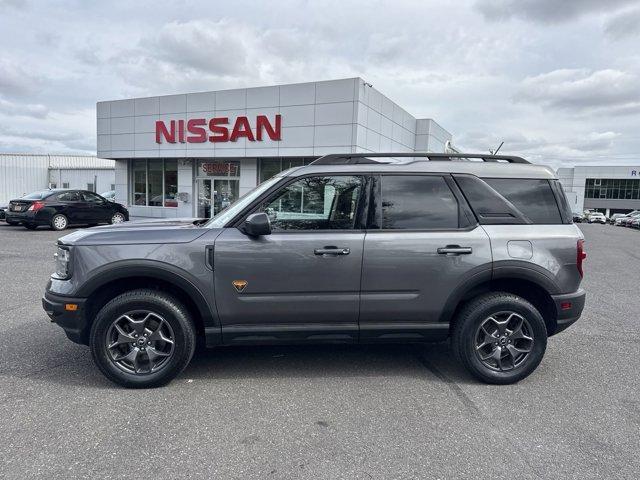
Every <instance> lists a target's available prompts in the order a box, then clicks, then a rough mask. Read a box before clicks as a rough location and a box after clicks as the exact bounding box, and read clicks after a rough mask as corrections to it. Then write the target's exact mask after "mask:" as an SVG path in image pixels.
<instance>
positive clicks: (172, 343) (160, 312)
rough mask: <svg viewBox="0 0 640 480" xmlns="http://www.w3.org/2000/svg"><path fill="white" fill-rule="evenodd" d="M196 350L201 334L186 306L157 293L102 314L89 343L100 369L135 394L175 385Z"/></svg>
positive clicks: (144, 293) (138, 294) (117, 301)
mask: <svg viewBox="0 0 640 480" xmlns="http://www.w3.org/2000/svg"><path fill="white" fill-rule="evenodd" d="M195 344H196V334H195V329H194V326H193V323H192V322H191V319H190V318H189V316H188V313H187V310H186V308H185V307H184V305H182V304H181V303H180V302H179V301H178V300H176V299H175V298H174V297H172V296H171V295H169V294H166V293H164V292H158V291H155V290H133V291H130V292H125V293H123V294H121V295H118V296H117V297H115V298H114V299H113V300H111V301H110V302H109V303H107V304H106V305H105V306H104V307H102V309H101V310H100V312H98V315H97V317H96V319H95V322H94V323H93V325H92V327H91V334H90V338H89V345H90V347H91V355H92V356H93V359H94V361H95V362H96V364H97V366H98V368H99V369H100V370H101V371H102V373H104V375H105V376H106V377H107V378H109V379H110V380H111V381H113V382H115V383H117V384H119V385H122V386H124V387H129V388H150V387H159V386H161V385H165V384H167V383H169V382H170V381H171V380H172V379H173V378H175V377H176V376H177V375H178V374H180V372H182V370H184V368H185V367H186V366H187V365H188V364H189V361H190V360H191V357H192V356H193V352H194V350H195Z"/></svg>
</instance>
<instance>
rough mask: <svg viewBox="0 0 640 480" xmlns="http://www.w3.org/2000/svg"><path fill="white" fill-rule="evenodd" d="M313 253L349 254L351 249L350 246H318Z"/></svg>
mask: <svg viewBox="0 0 640 480" xmlns="http://www.w3.org/2000/svg"><path fill="white" fill-rule="evenodd" d="M313 253H314V254H316V255H349V254H350V253H351V250H350V249H349V248H338V247H323V248H316V249H315V250H314V251H313Z"/></svg>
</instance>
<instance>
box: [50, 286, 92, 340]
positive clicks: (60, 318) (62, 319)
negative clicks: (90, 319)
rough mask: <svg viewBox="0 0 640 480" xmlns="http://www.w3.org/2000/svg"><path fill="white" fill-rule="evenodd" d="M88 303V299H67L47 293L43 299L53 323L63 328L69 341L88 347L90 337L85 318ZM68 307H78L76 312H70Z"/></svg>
mask: <svg viewBox="0 0 640 480" xmlns="http://www.w3.org/2000/svg"><path fill="white" fill-rule="evenodd" d="M86 301H87V299H86V298H76V297H66V296H63V295H55V294H53V293H51V292H45V294H44V297H42V308H44V311H45V312H47V315H49V318H50V319H51V321H52V322H53V323H55V324H57V325H59V326H60V327H62V329H63V330H64V333H65V334H66V335H67V337H68V338H69V340H71V341H72V342H75V343H81V344H84V345H86V344H87V340H88V337H89V335H88V333H89V331H88V330H89V329H88V324H87V320H86V317H85V303H86ZM67 305H76V306H77V307H76V310H68V309H67Z"/></svg>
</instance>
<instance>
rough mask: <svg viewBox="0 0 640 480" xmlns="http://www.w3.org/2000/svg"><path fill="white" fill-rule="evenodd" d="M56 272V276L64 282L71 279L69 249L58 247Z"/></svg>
mask: <svg viewBox="0 0 640 480" xmlns="http://www.w3.org/2000/svg"><path fill="white" fill-rule="evenodd" d="M54 258H55V259H56V271H55V276H56V277H57V278H60V279H62V280H66V279H68V278H70V277H71V251H70V250H69V248H68V247H62V246H60V245H58V251H57V252H56V253H55V255H54Z"/></svg>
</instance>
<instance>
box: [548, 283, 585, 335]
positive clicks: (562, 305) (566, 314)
mask: <svg viewBox="0 0 640 480" xmlns="http://www.w3.org/2000/svg"><path fill="white" fill-rule="evenodd" d="M551 298H552V299H553V302H554V304H555V306H556V323H557V326H556V329H555V331H554V332H553V333H552V335H555V334H556V333H560V332H562V331H563V330H565V329H567V328H568V327H570V326H571V325H573V324H574V323H575V322H576V321H577V320H578V319H579V318H580V315H582V310H583V309H584V302H585V298H586V293H585V291H584V290H583V289H579V290H578V291H577V292H573V293H566V294H562V295H552V296H551Z"/></svg>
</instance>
